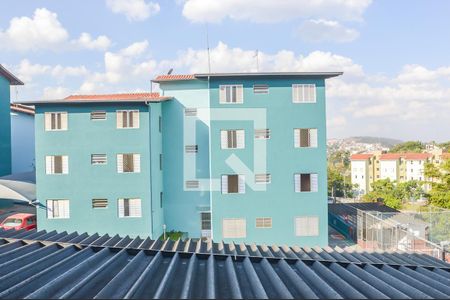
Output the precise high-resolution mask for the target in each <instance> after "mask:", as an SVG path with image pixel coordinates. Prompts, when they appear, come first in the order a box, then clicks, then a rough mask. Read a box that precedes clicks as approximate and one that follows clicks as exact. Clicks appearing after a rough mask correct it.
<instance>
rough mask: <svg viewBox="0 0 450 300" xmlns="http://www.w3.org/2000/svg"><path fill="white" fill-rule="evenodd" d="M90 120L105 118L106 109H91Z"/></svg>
mask: <svg viewBox="0 0 450 300" xmlns="http://www.w3.org/2000/svg"><path fill="white" fill-rule="evenodd" d="M91 120H106V111H104V110H95V111H92V112H91Z"/></svg>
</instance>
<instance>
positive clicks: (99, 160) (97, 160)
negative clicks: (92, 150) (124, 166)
mask: <svg viewBox="0 0 450 300" xmlns="http://www.w3.org/2000/svg"><path fill="white" fill-rule="evenodd" d="M106 163H107V158H106V154H91V164H92V165H106Z"/></svg>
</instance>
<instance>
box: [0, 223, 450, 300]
mask: <svg viewBox="0 0 450 300" xmlns="http://www.w3.org/2000/svg"><path fill="white" fill-rule="evenodd" d="M25 297H27V298H311V299H312V298H332V299H340V298H370V299H375V298H376V299H380V298H420V299H429V298H449V297H450V265H448V264H446V263H444V262H441V261H439V260H436V259H434V258H432V257H431V256H426V255H418V254H408V253H376V252H375V253H368V252H350V251H345V250H343V249H339V248H337V249H331V248H306V247H305V248H300V247H286V246H282V247H277V246H270V247H268V246H264V245H263V246H256V245H244V244H242V245H235V244H223V243H212V242H211V241H209V242H204V241H194V240H187V241H185V242H182V241H153V240H150V239H148V238H147V239H142V238H139V237H138V238H134V239H132V238H129V237H124V238H122V237H118V236H114V237H110V236H108V235H104V236H99V235H87V234H77V233H71V234H67V233H66V232H63V233H59V234H58V233H57V232H45V231H40V232H36V231H28V232H26V231H16V232H13V231H1V230H0V298H25Z"/></svg>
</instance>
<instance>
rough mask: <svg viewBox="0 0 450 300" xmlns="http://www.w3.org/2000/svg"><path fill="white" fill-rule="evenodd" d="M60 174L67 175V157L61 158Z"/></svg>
mask: <svg viewBox="0 0 450 300" xmlns="http://www.w3.org/2000/svg"><path fill="white" fill-rule="evenodd" d="M62 173H63V174H69V157H68V156H67V155H64V156H63V157H62Z"/></svg>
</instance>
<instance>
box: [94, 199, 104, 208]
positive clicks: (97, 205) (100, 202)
mask: <svg viewBox="0 0 450 300" xmlns="http://www.w3.org/2000/svg"><path fill="white" fill-rule="evenodd" d="M92 208H108V199H92Z"/></svg>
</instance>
